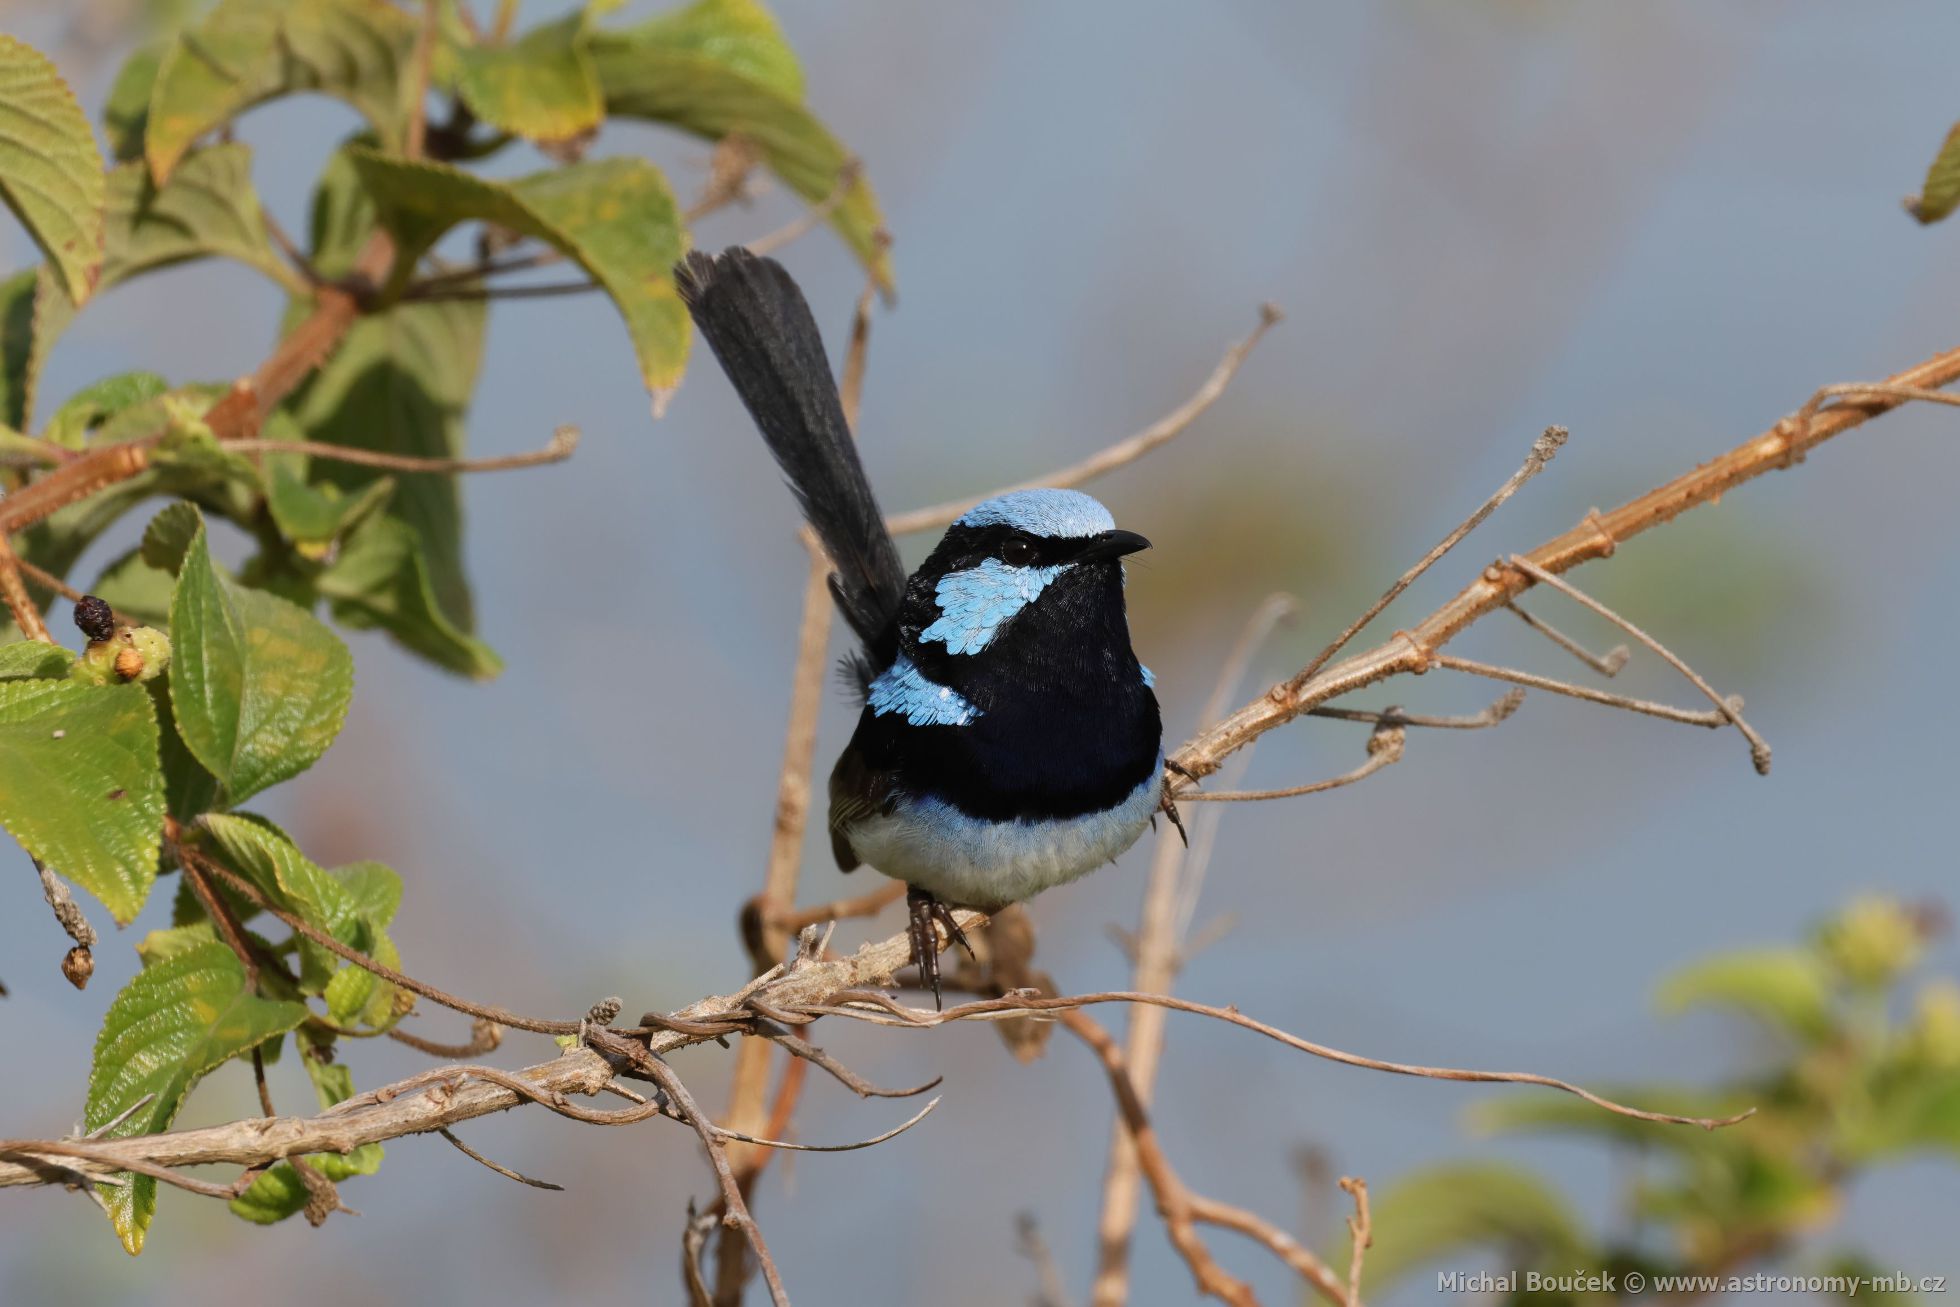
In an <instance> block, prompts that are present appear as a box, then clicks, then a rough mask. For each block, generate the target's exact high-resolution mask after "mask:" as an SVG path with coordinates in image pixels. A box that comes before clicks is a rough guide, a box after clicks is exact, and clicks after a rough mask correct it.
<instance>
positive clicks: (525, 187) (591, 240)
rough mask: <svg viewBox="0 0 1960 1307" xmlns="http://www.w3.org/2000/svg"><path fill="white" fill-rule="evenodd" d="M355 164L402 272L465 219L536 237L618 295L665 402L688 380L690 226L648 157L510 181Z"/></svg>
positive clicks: (354, 154)
mask: <svg viewBox="0 0 1960 1307" xmlns="http://www.w3.org/2000/svg"><path fill="white" fill-rule="evenodd" d="M348 157H349V158H350V159H351V160H352V161H353V164H354V167H355V168H356V169H357V170H358V171H359V173H360V175H361V178H362V181H363V182H364V184H365V185H366V187H367V190H368V193H369V194H370V195H372V196H373V197H374V202H375V204H376V206H377V207H378V208H379V209H380V211H381V215H382V220H383V221H384V222H386V223H387V224H388V225H389V226H390V227H391V228H392V229H393V230H394V231H395V233H396V236H397V237H398V239H399V240H400V242H401V246H402V249H401V253H400V255H399V258H398V262H397V265H396V266H397V268H398V269H400V270H401V273H400V275H403V276H406V275H407V274H408V273H409V272H411V271H412V270H413V267H414V264H415V262H416V261H417V260H418V259H419V258H420V257H421V256H422V254H424V253H425V252H426V251H427V250H428V249H429V248H430V247H431V246H433V245H434V244H435V242H436V241H437V240H438V239H439V238H440V237H441V236H442V235H443V233H444V232H446V231H448V230H449V229H450V228H451V227H454V226H455V225H456V224H458V223H461V222H468V221H471V220H479V221H483V222H488V223H494V224H496V225H497V226H500V227H505V228H508V229H510V230H511V231H515V232H519V233H521V234H523V235H526V236H532V237H535V238H537V239H538V240H541V241H544V242H545V243H547V244H549V245H551V246H553V247H554V248H556V249H558V250H559V251H561V252H562V253H564V254H565V255H566V256H568V257H569V258H571V259H573V260H575V261H576V262H577V263H578V264H579V266H581V267H583V268H584V269H585V270H586V271H587V272H589V273H591V274H592V277H593V280H595V281H597V282H598V283H599V284H600V285H601V286H603V287H604V288H605V290H606V293H607V294H608V295H610V296H611V297H612V301H613V304H614V305H615V306H616V307H617V308H618V309H619V313H620V316H621V317H623V318H624V319H625V320H626V333H627V335H628V336H629V337H630V338H631V339H632V342H633V350H634V353H635V355H636V356H637V357H638V359H639V363H640V375H641V376H642V377H643V378H644V379H645V381H646V384H647V388H648V389H649V390H651V391H653V392H654V394H655V396H656V397H658V396H661V395H663V394H664V393H665V392H667V391H669V390H671V389H672V388H673V387H674V385H675V384H676V383H678V382H679V381H680V376H681V370H682V368H683V367H684V366H685V365H686V362H687V346H688V337H689V331H690V328H689V324H688V317H687V310H686V309H685V308H684V307H683V306H682V304H681V302H680V298H679V295H678V294H677V292H676V291H675V289H674V279H673V266H674V261H675V260H677V259H678V258H680V256H681V251H682V249H683V240H682V234H681V219H680V213H679V210H678V209H677V208H676V207H675V205H674V196H673V192H671V191H670V190H668V189H667V179H666V178H665V177H663V176H661V173H660V170H659V169H658V168H655V167H654V166H653V165H652V164H650V163H647V162H645V161H644V160H640V159H598V160H594V161H592V162H589V163H578V164H573V165H571V166H570V167H565V168H554V169H552V170H550V171H549V172H542V173H534V174H533V175H531V176H529V177H524V178H520V179H519V180H517V181H514V182H509V183H502V182H493V181H486V180H484V179H483V178H480V177H477V176H475V175H473V174H471V173H467V172H464V171H462V170H461V169H458V168H451V167H449V166H447V165H444V164H435V163H417V162H411V161H409V160H405V159H399V158H396V157H394V156H392V155H385V154H380V153H378V152H376V151H374V150H368V149H361V148H358V147H357V148H353V149H350V150H349V151H348ZM394 289H395V290H397V291H399V290H400V289H401V288H400V287H399V286H397V287H395V288H394Z"/></svg>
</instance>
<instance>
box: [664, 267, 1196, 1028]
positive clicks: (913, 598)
mask: <svg viewBox="0 0 1960 1307" xmlns="http://www.w3.org/2000/svg"><path fill="white" fill-rule="evenodd" d="M675 277H676V281H677V283H678V285H679V287H680V294H681V298H682V300H683V301H685V302H686V304H687V307H688V310H689V312H691V313H692V314H693V316H694V321H695V323H696V325H698V326H699V327H700V329H701V334H702V335H703V336H704V337H705V338H706V339H707V341H708V344H709V346H710V347H711V348H712V349H713V350H714V353H715V357H716V358H717V359H718V360H720V362H721V366H722V370H723V371H725V372H726V373H727V374H728V378H729V380H730V381H731V382H733V383H734V386H735V390H736V392H737V393H738V394H739V395H740V396H741V398H742V402H743V403H744V404H745V405H746V406H747V407H748V410H749V413H750V415H751V416H752V417H753V418H754V419H755V424H756V426H757V427H758V428H760V430H761V432H762V436H763V439H764V440H765V441H766V442H767V443H768V445H769V449H770V451H771V452H772V453H773V454H774V455H775V458H776V461H777V463H778V464H779V465H781V467H782V469H783V472H784V474H785V475H786V476H787V477H788V478H789V483H790V488H791V489H792V490H793V491H794V492H795V493H796V497H797V499H798V500H799V502H800V503H801V504H802V507H803V514H804V516H805V517H806V518H807V519H808V520H809V523H810V525H811V527H812V528H814V529H815V531H816V534H817V537H818V539H820V540H821V541H822V542H823V545H824V548H825V549H826V550H828V551H829V554H830V557H831V559H832V561H833V563H834V564H835V567H836V571H835V572H833V573H832V575H831V577H830V589H831V593H832V594H833V595H834V596H835V598H836V600H837V606H838V609H839V610H840V611H841V612H842V613H843V615H844V619H845V621H846V622H848V623H849V624H850V627H851V629H852V630H853V631H854V632H856V633H857V636H858V639H859V640H860V641H861V642H862V648H861V649H860V651H859V652H858V653H856V654H855V655H853V656H852V657H851V659H850V660H849V663H848V664H847V666H848V670H849V673H850V675H851V677H852V680H853V681H854V683H855V685H856V686H857V688H858V689H859V690H860V691H861V692H862V694H863V696H864V710H863V712H862V713H861V714H860V716H859V718H858V724H857V731H856V733H855V734H853V735H852V737H851V742H850V744H849V745H848V746H846V747H845V749H844V753H843V755H842V756H841V757H840V758H838V760H837V766H836V768H835V770H833V771H832V772H831V776H830V839H831V847H832V849H833V850H834V851H835V853H836V855H837V865H838V866H840V867H842V868H843V869H844V870H845V871H850V870H852V869H853V868H855V867H857V866H859V865H860V864H867V863H868V864H869V865H871V866H872V867H875V868H876V869H877V870H879V871H881V872H883V873H884V874H885V875H887V876H890V877H893V878H894V879H897V880H901V881H904V882H905V883H906V885H907V886H908V893H907V900H908V904H909V906H910V910H911V927H910V935H911V944H912V959H913V961H914V962H915V963H916V964H917V965H918V967H919V972H920V976H921V978H922V980H923V981H924V982H925V984H926V985H927V986H929V987H930V988H931V990H932V992H933V998H934V1001H935V1002H937V1001H938V998H939V956H938V939H937V936H936V934H935V932H934V929H933V925H934V922H938V923H940V924H942V925H944V926H945V927H946V931H947V935H948V937H949V938H950V939H954V940H958V941H959V942H961V943H962V944H964V943H965V940H964V938H963V936H962V935H961V934H960V931H959V929H958V927H957V926H955V925H954V923H953V918H952V914H951V912H950V910H949V908H950V907H952V906H959V907H971V908H977V909H979V910H981V911H995V910H998V909H999V908H1001V907H1004V906H1006V905H1007V904H1010V903H1018V902H1020V901H1021V900H1023V899H1027V898H1030V897H1032V896H1033V895H1035V894H1039V893H1040V892H1041V891H1042V890H1045V889H1048V888H1050V887H1052V886H1055V885H1061V884H1064V883H1066V882H1068V881H1071V880H1074V879H1075V878H1076V877H1078V876H1081V875H1083V874H1084V873H1085V872H1088V871H1091V870H1094V869H1095V868H1096V867H1098V866H1100V865H1101V864H1103V863H1105V862H1108V861H1111V860H1112V859H1114V858H1115V857H1116V856H1117V855H1118V854H1120V853H1122V852H1123V851H1124V850H1125V849H1128V848H1129V847H1130V846H1131V845H1132V844H1134V843H1136V841H1137V838H1138V837H1139V836H1140V835H1142V834H1143V831H1144V829H1145V828H1146V827H1147V826H1149V824H1150V822H1151V819H1152V817H1153V816H1154V814H1155V813H1156V812H1157V811H1158V809H1159V808H1160V807H1166V810H1167V811H1170V812H1171V814H1172V817H1173V819H1175V811H1174V810H1171V809H1168V807H1167V805H1166V804H1165V802H1164V790H1163V768H1164V755H1163V738H1162V736H1163V730H1162V723H1161V721H1160V720H1159V717H1158V712H1157V697H1156V695H1155V694H1154V693H1152V685H1153V680H1152V678H1151V675H1150V672H1149V670H1148V669H1147V668H1145V667H1144V666H1143V665H1142V664H1140V663H1139V662H1138V661H1137V657H1136V654H1135V653H1134V652H1132V651H1131V649H1130V631H1129V623H1128V621H1127V619H1126V617H1125V615H1124V608H1123V565H1122V561H1121V560H1122V559H1123V557H1124V556H1125V555H1127V554H1132V553H1135V552H1136V551H1137V550H1139V549H1145V548H1148V547H1149V544H1150V542H1149V541H1148V540H1145V539H1144V538H1143V537H1142V536H1140V535H1137V534H1136V533H1135V532H1133V531H1124V530H1120V529H1118V528H1117V525H1116V523H1115V521H1114V520H1113V519H1112V518H1111V517H1110V515H1109V510H1108V509H1106V508H1104V507H1103V506H1102V505H1101V504H1099V503H1097V502H1096V501H1095V500H1094V499H1092V498H1090V497H1089V496H1088V495H1085V494H1082V493H1081V492H1080V491H1075V490H1022V491H1016V492H1014V493H1012V494H1005V495H1000V496H998V497H996V498H993V499H989V500H987V501H986V502H985V503H983V504H980V505H979V506H978V507H976V508H973V509H972V510H970V511H969V512H967V513H966V515H965V516H963V517H961V518H960V519H959V520H958V521H956V522H954V523H953V525H952V526H951V527H949V528H948V529H947V531H946V535H945V538H944V539H942V540H941V541H940V542H939V547H938V548H936V549H934V550H933V551H932V555H931V557H929V558H927V559H926V561H925V562H924V563H923V564H921V565H920V567H919V569H918V571H916V572H914V573H913V574H912V575H911V577H910V578H909V579H908V578H907V577H906V575H905V572H904V569H903V568H902V567H901V566H900V564H899V560H898V549H897V547H896V546H895V545H894V544H893V542H892V538H891V535H890V533H889V532H888V531H887V530H886V529H885V522H884V517H883V515H882V514H881V513H880V512H879V510H878V503H877V499H876V498H875V496H873V494H872V493H871V486H870V483H869V482H868V481H866V479H865V475H864V468H863V466H862V465H861V464H860V463H859V462H858V456H857V448H856V445H855V443H854V442H853V441H852V439H851V433H850V430H849V428H848V426H847V425H846V423H845V420H844V410H843V405H842V403H841V401H840V400H839V398H838V393H837V386H836V383H835V381H833V380H832V377H831V372H830V364H829V361H828V359H827V358H826V357H825V355H824V348H823V340H822V338H821V337H820V336H819V334H818V332H817V326H816V323H815V321H814V320H813V319H812V318H811V315H810V308H809V305H808V304H806V303H805V302H804V299H803V295H802V292H801V291H799V290H798V289H797V287H796V283H795V282H794V281H792V280H791V279H790V276H789V274H788V273H787V272H785V271H784V270H783V269H782V267H781V265H779V264H777V263H776V262H774V261H773V260H770V259H766V258H758V257H756V256H754V255H752V254H750V253H749V252H748V251H746V250H744V249H741V248H740V247H737V248H734V249H731V250H729V251H727V252H726V253H725V254H723V255H721V256H720V257H719V258H716V257H713V256H711V255H708V254H704V253H701V252H699V251H697V252H695V253H693V254H690V255H688V256H687V258H686V259H685V260H684V261H683V262H682V263H681V264H680V265H679V266H678V267H677V268H676V269H675Z"/></svg>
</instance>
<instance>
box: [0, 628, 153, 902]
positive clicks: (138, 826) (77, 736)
mask: <svg viewBox="0 0 1960 1307" xmlns="http://www.w3.org/2000/svg"><path fill="white" fill-rule="evenodd" d="M17 656H18V655H17ZM0 824H4V825H5V826H6V828H7V830H8V832H9V833H10V834H11V835H13V837H14V838H15V839H17V840H19V841H20V842H21V845H22V846H23V847H24V848H26V850H27V851H28V852H29V853H30V854H32V855H33V856H35V857H37V858H39V859H40V860H41V861H42V862H44V863H46V864H47V865H48V866H50V867H52V868H53V869H54V870H56V871H58V872H60V873H61V874H62V875H64V876H66V877H68V878H69V879H70V880H72V881H74V882H75V883H76V884H78V885H80V886H81V887H82V888H83V889H85V890H87V891H88V892H89V893H91V894H93V895H95V897H96V898H98V899H101V900H102V903H103V905H104V906H105V907H107V908H108V909H109V911H110V913H111V914H113V915H114V917H115V918H116V920H117V921H119V922H127V921H129V920H130V919H131V918H132V917H134V916H135V915H136V913H137V910H138V909H139V908H141V907H142V906H143V900H144V899H145V898H147V897H148V896H149V892H150V886H151V884H152V883H153V882H154V881H155V880H156V874H157V848H158V844H159V831H160V828H161V827H162V824H163V773H162V772H161V771H160V770H159V768H158V766H157V723H156V716H155V714H154V712H153V711H152V709H151V707H150V696H149V695H148V694H147V693H146V692H145V691H144V689H143V687H142V686H140V685H116V686H95V685H78V684H76V683H74V682H72V681H46V680H19V681H0Z"/></svg>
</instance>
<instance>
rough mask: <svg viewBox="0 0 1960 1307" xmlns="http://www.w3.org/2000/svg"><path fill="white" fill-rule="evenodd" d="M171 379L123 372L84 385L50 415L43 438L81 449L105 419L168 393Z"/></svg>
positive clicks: (70, 447) (147, 373) (144, 373)
mask: <svg viewBox="0 0 1960 1307" xmlns="http://www.w3.org/2000/svg"><path fill="white" fill-rule="evenodd" d="M169 389H170V383H169V382H167V381H165V380H164V379H163V378H162V377H160V376H158V375H157V374H156V373H154V372H122V373H118V374H117V375H115V376H113V377H104V378H103V379H102V380H100V381H97V382H93V383H91V384H89V385H86V386H83V387H82V388H81V389H80V390H78V391H76V392H75V393H74V394H72V395H70V396H69V397H68V399H67V400H66V402H64V403H63V404H62V406H61V407H60V408H58V409H56V410H55V411H54V416H52V417H50V418H49V419H48V425H47V429H46V430H45V431H44V432H43V433H42V439H44V440H48V441H51V442H53V443H54V444H57V445H60V446H62V447H64V448H67V449H80V448H81V447H82V446H83V445H84V444H86V443H87V441H88V437H89V433H90V432H92V431H93V430H94V429H95V428H96V427H98V426H100V425H101V424H102V423H103V422H105V421H107V420H108V419H110V418H112V417H114V416H116V415H117V414H118V413H122V412H125V411H126V410H128V409H131V408H134V407H135V406H136V405H138V404H141V403H144V402H145V401H147V400H152V399H156V398H157V397H158V396H160V395H163V394H165V393H167V392H168V391H169Z"/></svg>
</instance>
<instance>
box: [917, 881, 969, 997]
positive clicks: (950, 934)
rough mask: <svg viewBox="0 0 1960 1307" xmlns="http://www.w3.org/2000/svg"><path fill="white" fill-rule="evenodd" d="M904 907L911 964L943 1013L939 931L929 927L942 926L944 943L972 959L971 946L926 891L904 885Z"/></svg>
mask: <svg viewBox="0 0 1960 1307" xmlns="http://www.w3.org/2000/svg"><path fill="white" fill-rule="evenodd" d="M905 906H906V908H907V909H908V910H909V911H910V913H911V920H910V922H909V924H908V925H907V927H906V935H907V936H908V937H909V938H910V940H911V942H912V962H913V964H914V965H915V966H917V967H918V968H919V979H920V980H921V981H922V982H924V984H925V987H926V988H927V989H930V990H931V991H932V1005H933V1007H935V1008H937V1009H940V1010H942V1011H943V1010H944V1009H945V1006H946V1005H945V1003H943V1002H942V1001H941V1000H940V997H939V932H938V931H936V930H934V929H933V927H934V926H936V925H937V926H944V927H945V928H946V939H947V942H948V944H958V945H959V946H960V947H961V948H963V949H965V950H966V953H967V956H968V957H972V956H973V945H972V944H970V943H968V942H967V938H966V932H965V931H963V930H961V929H960V926H959V923H958V922H957V921H954V920H953V914H952V911H951V910H950V909H949V908H947V906H946V905H945V904H944V903H941V902H940V901H939V900H938V899H937V898H934V897H933V895H932V892H931V891H930V890H922V889H920V888H919V887H918V886H917V885H908V886H906V887H905Z"/></svg>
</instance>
